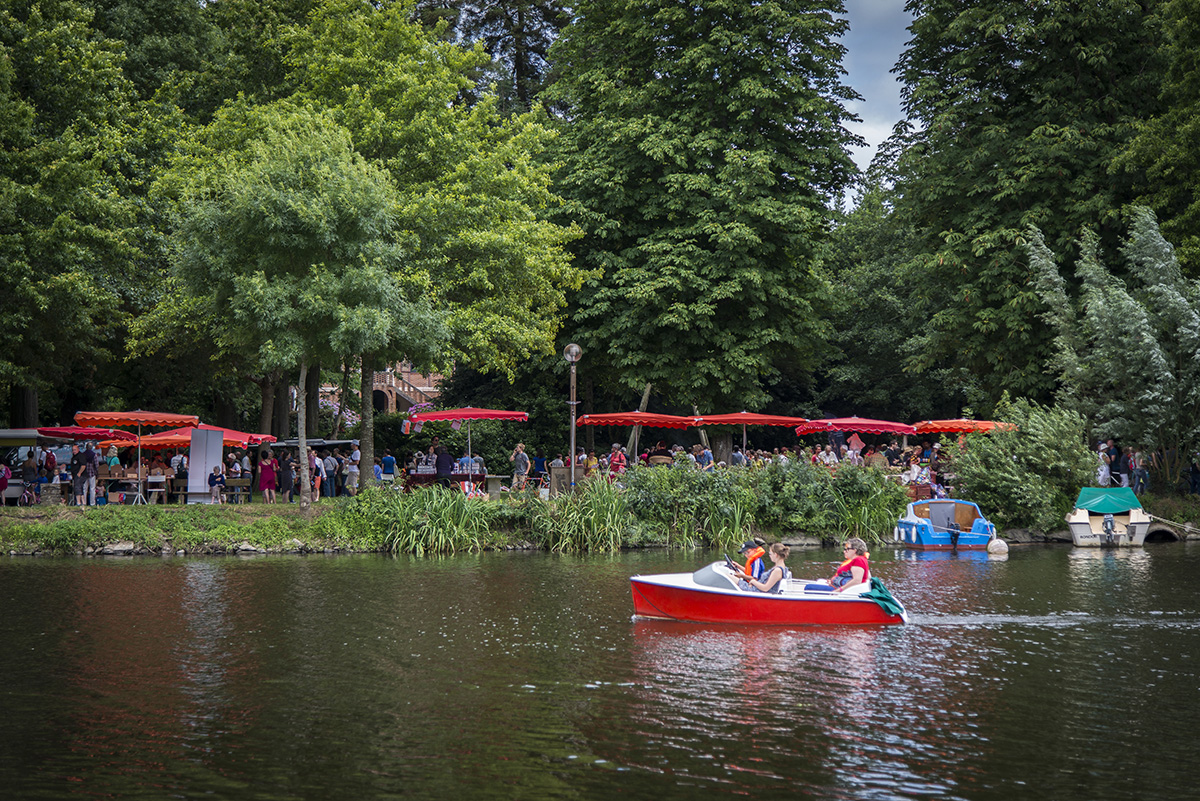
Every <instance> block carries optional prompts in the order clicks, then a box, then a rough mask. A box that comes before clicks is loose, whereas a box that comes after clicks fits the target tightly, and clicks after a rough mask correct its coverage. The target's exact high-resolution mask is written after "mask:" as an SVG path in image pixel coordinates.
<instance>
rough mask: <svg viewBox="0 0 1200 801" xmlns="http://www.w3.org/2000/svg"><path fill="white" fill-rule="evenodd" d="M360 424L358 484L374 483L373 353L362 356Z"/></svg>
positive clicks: (363, 485)
mask: <svg viewBox="0 0 1200 801" xmlns="http://www.w3.org/2000/svg"><path fill="white" fill-rule="evenodd" d="M360 386H361V389H362V424H361V425H360V426H359V427H358V450H359V453H360V457H361V458H360V459H359V460H358V486H359V487H369V486H373V485H374V484H375V392H374V389H375V355H374V354H372V353H364V354H363V356H362V383H361V385H360Z"/></svg>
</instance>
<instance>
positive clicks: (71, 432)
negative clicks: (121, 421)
mask: <svg viewBox="0 0 1200 801" xmlns="http://www.w3.org/2000/svg"><path fill="white" fill-rule="evenodd" d="M38 434H39V435H40V436H43V437H52V438H54V439H73V440H84V439H94V440H102V439H107V440H114V439H116V440H128V441H130V442H132V441H133V440H135V439H137V434H131V433H129V432H128V431H117V430H115V429H112V428H88V427H87V426H59V427H57V428H39V429H38Z"/></svg>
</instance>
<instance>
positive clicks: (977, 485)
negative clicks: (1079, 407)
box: [952, 396, 1097, 531]
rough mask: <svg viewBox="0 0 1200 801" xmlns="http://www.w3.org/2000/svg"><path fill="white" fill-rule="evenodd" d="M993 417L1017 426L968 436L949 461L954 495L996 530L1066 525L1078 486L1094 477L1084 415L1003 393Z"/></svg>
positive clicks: (1094, 469)
mask: <svg viewBox="0 0 1200 801" xmlns="http://www.w3.org/2000/svg"><path fill="white" fill-rule="evenodd" d="M996 418H997V419H999V420H1004V421H1006V422H1009V423H1013V424H1015V425H1016V428H1015V429H1013V430H1008V431H1002V430H1000V429H994V430H992V431H989V432H987V433H978V434H970V435H968V436H967V439H966V450H965V451H964V452H963V453H961V454H959V455H957V456H956V457H955V458H954V461H953V468H952V469H953V471H954V473H955V474H956V475H957V476H958V482H959V483H958V488H959V489H958V494H959V495H961V496H962V497H963V498H966V499H968V500H972V501H975V502H976V503H977V504H979V508H980V509H981V510H982V511H983V514H984V515H985V516H986V517H988V519H990V520H992V521H993V522H994V523H995V524H996V525H997V526H998V527H1000V528H1014V527H1018V526H1028V527H1031V528H1035V529H1038V530H1040V531H1054V530H1058V529H1062V528H1065V526H1066V524H1065V523H1064V522H1063V521H1064V518H1065V517H1066V514H1067V513H1068V512H1069V511H1070V510H1071V508H1072V507H1073V506H1074V504H1075V499H1076V498H1077V497H1078V496H1079V490H1080V488H1081V487H1087V486H1091V485H1092V484H1094V483H1095V480H1096V468H1097V463H1096V456H1095V454H1094V453H1092V451H1091V449H1090V448H1089V447H1088V446H1087V442H1086V440H1085V436H1084V431H1085V430H1086V429H1085V421H1084V419H1083V416H1082V415H1080V414H1079V413H1078V412H1076V411H1074V410H1071V409H1066V408H1062V407H1049V408H1047V407H1044V406H1039V405H1038V404H1036V403H1032V402H1030V401H1027V400H1024V399H1022V400H1018V401H1016V402H1015V403H1014V402H1011V401H1009V399H1008V397H1007V396H1005V397H1004V398H1003V399H1002V400H1001V402H1000V404H999V405H998V406H997V408H996Z"/></svg>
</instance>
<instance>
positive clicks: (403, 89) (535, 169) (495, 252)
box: [290, 0, 582, 461]
mask: <svg viewBox="0 0 1200 801" xmlns="http://www.w3.org/2000/svg"><path fill="white" fill-rule="evenodd" d="M291 35H292V40H291V48H292V49H291V52H292V56H291V57H290V64H291V66H292V72H291V73H290V79H291V80H292V81H294V83H295V85H296V86H297V87H299V91H298V93H297V98H299V99H302V100H303V102H306V103H312V104H315V105H319V106H321V107H323V108H325V109H327V110H328V113H329V114H330V115H331V116H332V117H333V118H334V119H336V120H338V121H339V123H340V124H342V125H344V126H345V127H346V128H347V129H348V130H349V131H350V133H351V136H352V139H353V142H354V146H355V148H356V150H357V151H358V152H359V153H360V154H362V155H363V156H364V157H365V158H367V159H369V160H371V161H372V162H373V163H378V164H380V165H381V166H382V167H383V168H384V169H386V170H387V171H388V172H389V174H390V175H391V177H392V181H393V183H394V185H395V187H396V191H397V205H396V236H397V237H399V238H400V239H401V240H402V241H403V242H404V243H405V247H406V259H407V262H408V264H409V265H410V266H411V267H412V268H414V269H417V270H419V271H420V272H421V274H422V275H424V276H427V280H428V282H429V286H430V288H431V291H432V292H433V293H434V295H435V297H436V298H437V304H438V307H439V309H441V310H442V311H444V312H445V315H446V316H445V320H446V325H447V328H448V332H447V335H446V341H445V350H444V351H443V353H444V359H443V363H444V364H446V365H448V364H449V362H450V361H453V362H455V363H456V364H458V365H461V366H464V367H467V366H469V367H471V368H474V369H477V370H481V371H485V372H487V371H498V372H500V373H502V374H504V375H505V376H507V377H508V378H509V380H511V379H512V378H513V376H514V374H515V370H516V368H517V366H518V365H519V364H521V363H522V362H524V361H526V360H527V359H529V358H531V357H532V356H534V355H535V354H539V353H548V352H550V351H551V350H552V349H553V345H554V337H555V334H556V333H557V331H558V328H559V325H560V321H561V318H562V315H563V310H564V308H565V305H566V292H567V291H568V290H570V289H572V288H578V286H579V284H580V282H581V280H582V273H581V272H580V271H577V270H574V269H573V268H572V267H571V264H570V256H569V254H568V253H567V251H566V249H565V247H564V245H565V244H566V243H567V242H568V241H570V240H571V239H572V238H573V237H574V236H575V235H576V234H575V233H574V232H573V231H572V230H571V229H570V228H569V227H566V226H562V225H559V224H556V223H554V222H551V221H550V220H549V219H547V212H548V210H549V209H552V208H554V207H556V206H557V205H558V203H559V200H558V198H557V197H555V196H554V194H553V193H552V192H551V191H550V171H551V167H550V165H548V164H546V163H545V161H544V160H543V159H541V158H540V155H541V153H542V152H543V151H544V149H545V147H546V145H547V143H548V141H549V140H550V138H551V135H552V134H551V132H550V131H549V130H547V128H546V127H545V126H544V125H543V124H541V123H540V122H539V121H538V119H537V118H536V117H535V116H534V115H529V114H527V115H518V116H515V117H507V116H506V115H504V114H502V113H501V111H500V109H499V104H498V100H497V98H496V96H495V95H490V94H489V95H484V96H483V97H481V98H477V97H475V92H474V89H475V75H476V73H477V71H478V69H479V68H480V67H481V66H482V65H485V64H486V63H487V55H486V53H484V52H483V50H482V49H481V48H480V47H478V46H476V47H474V48H471V49H464V48H462V47H460V46H458V45H455V44H451V43H449V42H446V41H444V40H442V39H441V38H439V37H438V35H437V33H436V31H433V32H431V31H429V30H428V29H426V28H423V27H421V26H420V25H419V24H417V23H415V22H414V21H413V15H412V6H411V4H410V3H395V4H383V5H382V6H381V7H378V8H377V7H376V6H375V5H374V4H372V3H368V2H362V1H361V0H326V2H323V3H322V4H321V5H320V6H319V7H318V8H317V9H315V10H314V12H313V14H312V16H311V23H310V24H309V25H308V26H307V27H305V28H295V29H293V30H292V33H291ZM363 353H364V356H365V358H366V363H368V364H377V363H380V361H381V360H382V361H387V360H393V359H396V358H401V357H403V358H411V355H402V354H399V353H396V352H394V351H389V350H385V349H376V350H372V351H363ZM362 411H363V419H364V421H365V422H366V421H369V420H370V418H371V416H372V415H373V411H374V410H373V407H372V405H371V396H370V393H364V397H363V408H362ZM369 455H370V454H369V452H364V454H363V457H364V461H366V460H367V459H368V457H369Z"/></svg>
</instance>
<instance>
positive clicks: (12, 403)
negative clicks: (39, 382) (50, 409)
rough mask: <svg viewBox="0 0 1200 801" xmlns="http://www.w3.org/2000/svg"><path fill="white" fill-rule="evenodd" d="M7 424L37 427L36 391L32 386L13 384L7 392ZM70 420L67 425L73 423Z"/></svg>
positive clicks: (20, 426) (16, 426)
mask: <svg viewBox="0 0 1200 801" xmlns="http://www.w3.org/2000/svg"><path fill="white" fill-rule="evenodd" d="M8 419H9V424H10V425H11V426H12V427H13V428H37V427H38V391H37V390H36V389H34V388H33V387H26V386H15V385H14V386H13V388H12V390H11V391H10V393H9V415H8ZM74 422H75V421H74V420H72V421H71V422H70V423H68V425H73V424H74Z"/></svg>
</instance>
